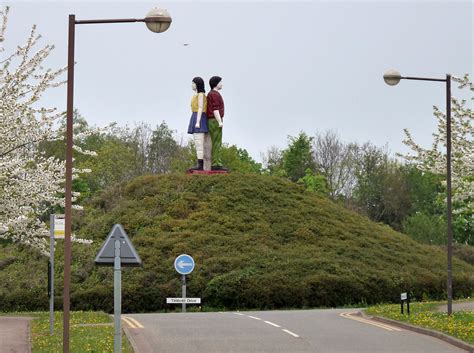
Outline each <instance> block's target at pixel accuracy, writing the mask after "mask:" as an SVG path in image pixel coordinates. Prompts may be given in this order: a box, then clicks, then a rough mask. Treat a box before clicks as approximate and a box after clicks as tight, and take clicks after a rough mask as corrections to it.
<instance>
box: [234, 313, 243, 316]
mask: <svg viewBox="0 0 474 353" xmlns="http://www.w3.org/2000/svg"><path fill="white" fill-rule="evenodd" d="M232 314H235V315H240V316H245V315H244V314H241V313H232Z"/></svg>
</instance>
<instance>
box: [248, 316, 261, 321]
mask: <svg viewBox="0 0 474 353" xmlns="http://www.w3.org/2000/svg"><path fill="white" fill-rule="evenodd" d="M247 316H248V317H249V318H251V319H254V320H262V319H260V318H259V317H255V316H251V315H247Z"/></svg>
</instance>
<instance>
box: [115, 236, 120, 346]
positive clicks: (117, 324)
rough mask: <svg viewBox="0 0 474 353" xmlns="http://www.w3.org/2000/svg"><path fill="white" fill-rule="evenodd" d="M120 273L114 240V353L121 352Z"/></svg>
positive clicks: (118, 241) (117, 243)
mask: <svg viewBox="0 0 474 353" xmlns="http://www.w3.org/2000/svg"><path fill="white" fill-rule="evenodd" d="M121 314H122V271H121V268H120V240H118V239H116V240H115V258H114V353H121V352H122V322H121V317H120V316H121Z"/></svg>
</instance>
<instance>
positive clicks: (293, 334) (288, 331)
mask: <svg viewBox="0 0 474 353" xmlns="http://www.w3.org/2000/svg"><path fill="white" fill-rule="evenodd" d="M282 331H284V332H286V333H288V334H290V335H292V336H293V337H296V338H299V337H300V336H298V335H297V334H296V333H293V332H291V331H290V330H286V329H282Z"/></svg>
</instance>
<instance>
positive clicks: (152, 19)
mask: <svg viewBox="0 0 474 353" xmlns="http://www.w3.org/2000/svg"><path fill="white" fill-rule="evenodd" d="M171 21H172V20H171V17H170V15H169V13H168V11H166V10H165V9H160V8H154V9H152V10H151V11H150V12H148V13H147V15H146V17H145V18H142V19H135V18H122V19H101V20H81V21H76V15H69V37H68V60H67V62H68V69H67V118H66V190H65V207H64V209H65V212H64V213H65V229H64V231H65V232H64V233H65V234H64V290H63V311H64V315H63V352H64V353H69V310H70V297H69V294H70V283H71V224H72V149H73V148H72V147H73V107H74V103H73V102H74V39H75V29H76V25H79V24H102V23H126V22H145V24H146V26H147V27H148V29H149V30H150V31H152V32H155V33H161V32H164V31H166V30H167V29H168V28H169V27H170V25H171Z"/></svg>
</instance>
